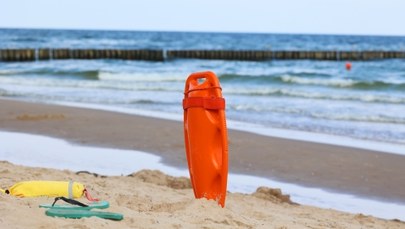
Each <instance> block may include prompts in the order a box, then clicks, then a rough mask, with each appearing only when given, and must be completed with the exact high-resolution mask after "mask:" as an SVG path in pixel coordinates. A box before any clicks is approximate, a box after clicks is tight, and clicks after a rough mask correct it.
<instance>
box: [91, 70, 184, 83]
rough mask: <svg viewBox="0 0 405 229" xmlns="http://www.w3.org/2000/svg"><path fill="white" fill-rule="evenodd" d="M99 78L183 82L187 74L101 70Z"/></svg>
mask: <svg viewBox="0 0 405 229" xmlns="http://www.w3.org/2000/svg"><path fill="white" fill-rule="evenodd" d="M98 78H99V79H100V80H106V81H107V80H108V81H138V82H140V81H142V82H162V81H165V82H184V81H185V79H186V78H187V74H181V73H167V72H165V73H155V72H149V73H145V72H132V73H125V72H117V73H114V72H105V71H101V72H100V73H99V75H98Z"/></svg>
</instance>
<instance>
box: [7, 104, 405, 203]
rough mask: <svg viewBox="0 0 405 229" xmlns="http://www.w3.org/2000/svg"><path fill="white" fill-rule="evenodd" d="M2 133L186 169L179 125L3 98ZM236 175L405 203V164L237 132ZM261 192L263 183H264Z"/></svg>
mask: <svg viewBox="0 0 405 229" xmlns="http://www.w3.org/2000/svg"><path fill="white" fill-rule="evenodd" d="M0 107H2V108H3V109H1V110H0V117H1V118H0V129H1V130H4V131H14V132H24V133H33V134H40V135H46V136H51V137H57V138H61V139H65V140H67V141H70V142H73V143H76V144H79V145H89V146H98V147H107V148H119V149H133V150H140V151H145V152H150V153H152V154H155V155H158V156H160V157H162V158H163V162H164V163H166V164H168V165H172V166H175V167H180V168H186V166H187V163H186V159H185V153H184V145H183V144H184V142H183V141H184V140H183V129H182V128H183V126H182V124H181V123H179V122H176V121H168V120H162V119H157V118H149V117H142V116H136V115H129V114H122V113H115V112H109V111H100V110H91V109H84V108H74V107H67V106H60V105H49V104H40V103H30V102H22V101H16V100H8V99H1V98H0ZM229 153H230V155H229V160H230V161H229V165H230V172H232V173H238V174H246V175H253V176H258V177H264V178H269V179H271V180H278V181H282V182H287V183H293V184H298V185H302V186H305V187H316V188H322V189H324V190H332V191H337V192H340V193H346V194H354V195H356V196H363V197H367V198H371V199H377V200H383V201H389V202H401V203H405V193H401V190H402V187H405V179H404V178H402V177H403V174H405V168H403V167H404V166H403V164H404V163H405V157H404V156H401V155H394V154H387V153H380V152H376V151H371V150H364V149H356V148H350V147H342V146H335V145H328V144H320V143H313V142H305V141H297V140H290V139H282V138H276V137H269V136H261V135H257V134H253V133H247V132H243V131H236V130H229ZM258 185H260V184H258Z"/></svg>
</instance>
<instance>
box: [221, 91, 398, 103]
mask: <svg viewBox="0 0 405 229" xmlns="http://www.w3.org/2000/svg"><path fill="white" fill-rule="evenodd" d="M224 93H227V94H233V95H248V96H287V97H296V98H304V99H320V100H342V101H360V102H369V103H394V104H402V103H405V97H396V96H389V95H376V94H359V93H356V94H332V93H328V94H326V93H321V92H308V91H303V90H298V89H285V88H283V89H281V88H261V89H229V88H227V89H224Z"/></svg>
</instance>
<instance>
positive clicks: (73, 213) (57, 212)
mask: <svg viewBox="0 0 405 229" xmlns="http://www.w3.org/2000/svg"><path fill="white" fill-rule="evenodd" d="M45 214H46V215H47V216H52V217H64V218H69V219H80V218H83V217H93V216H95V217H99V218H103V219H111V220H117V221H119V220H122V219H123V218H124V215H122V214H120V213H115V212H103V211H92V210H82V209H54V208H50V209H48V210H46V211H45Z"/></svg>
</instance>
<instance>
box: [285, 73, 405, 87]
mask: <svg viewBox="0 0 405 229" xmlns="http://www.w3.org/2000/svg"><path fill="white" fill-rule="evenodd" d="M280 78H281V80H282V81H283V82H286V83H293V84H302V85H319V86H329V87H345V88H353V89H365V90H370V89H405V81H398V80H386V81H384V80H374V81H360V80H353V79H343V78H342V79H337V78H302V77H296V76H291V75H283V76H281V77H280Z"/></svg>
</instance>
